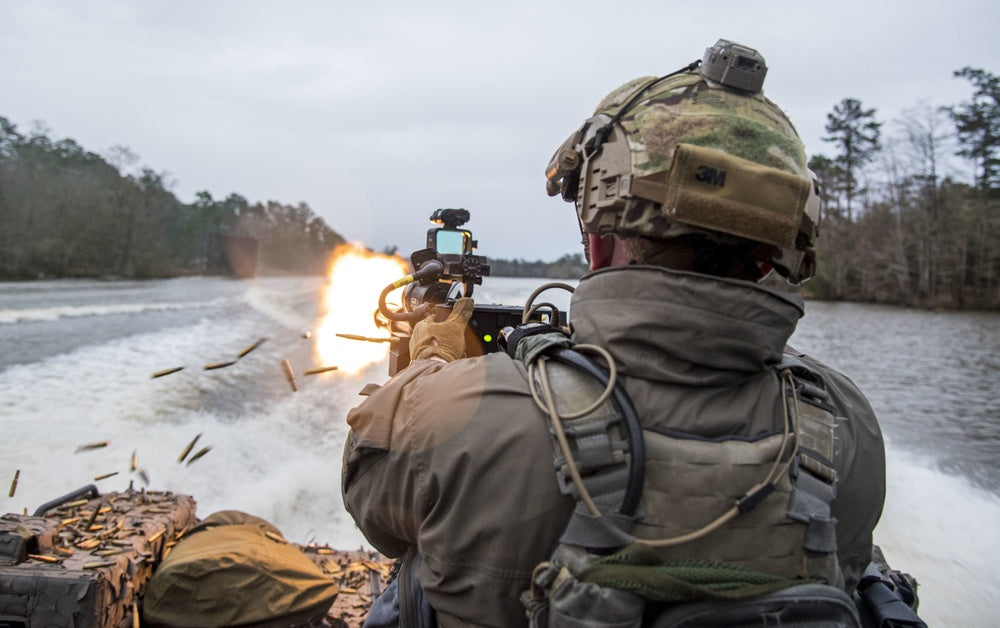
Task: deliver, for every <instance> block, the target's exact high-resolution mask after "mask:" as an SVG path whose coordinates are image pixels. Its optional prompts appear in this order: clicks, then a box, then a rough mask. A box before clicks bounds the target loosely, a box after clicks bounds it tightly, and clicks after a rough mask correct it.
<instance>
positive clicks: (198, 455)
mask: <svg viewBox="0 0 1000 628" xmlns="http://www.w3.org/2000/svg"><path fill="white" fill-rule="evenodd" d="M210 451H212V446H211V445H208V446H206V447H202V448H201V449H199V450H198V452H197V453H196V454H195V455H193V456H191V459H190V460H188V464H189V465H190V464H191V463H192V462H194V461H195V460H197V459H198V458H201V457H202V456H204V455H205V454H207V453H208V452H210Z"/></svg>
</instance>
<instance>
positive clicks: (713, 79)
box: [546, 39, 820, 284]
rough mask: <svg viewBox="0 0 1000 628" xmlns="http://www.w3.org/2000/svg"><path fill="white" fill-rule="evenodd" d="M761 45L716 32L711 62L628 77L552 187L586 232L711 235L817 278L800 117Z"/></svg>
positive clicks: (793, 278) (561, 154)
mask: <svg viewBox="0 0 1000 628" xmlns="http://www.w3.org/2000/svg"><path fill="white" fill-rule="evenodd" d="M766 74H767V66H766V64H765V62H764V59H763V57H761V55H760V54H759V53H758V52H757V51H756V50H754V49H752V48H749V47H746V46H743V45H740V44H736V43H733V42H730V41H728V40H724V39H720V40H719V41H718V42H717V43H716V44H715V45H714V46H712V47H711V48H708V49H707V50H706V51H705V55H704V58H703V59H701V60H700V61H695V62H693V63H691V64H688V65H687V66H685V67H683V68H681V69H680V70H677V71H676V72H672V73H671V74H668V75H666V76H663V77H660V78H649V77H646V78H641V79H636V80H633V81H630V82H629V83H626V84H625V85H623V86H622V87H620V88H618V89H617V90H615V91H613V92H612V93H611V94H609V95H608V96H606V97H605V98H604V100H603V101H602V102H601V103H600V104H599V105H598V107H597V109H596V111H595V113H594V115H593V116H592V117H591V118H590V119H588V120H587V121H586V122H584V124H583V125H582V126H581V127H580V128H579V129H577V131H576V132H574V133H573V134H572V135H571V136H570V137H569V138H567V140H566V141H565V142H564V143H563V144H562V146H560V147H559V149H558V150H557V151H556V153H555V155H553V157H552V159H551V160H550V162H549V165H548V168H547V169H546V178H547V182H546V189H547V191H548V193H549V194H550V195H552V196H554V195H556V194H561V195H562V197H563V199H564V200H566V201H572V202H574V203H575V204H576V209H577V216H578V218H579V220H580V225H581V231H582V232H583V233H584V235H585V238H584V239H586V234H595V235H608V234H612V233H613V234H617V235H619V236H623V237H628V236H645V237H648V238H653V239H658V240H663V239H670V238H674V237H677V236H680V235H684V234H690V233H699V234H706V235H708V236H710V237H712V238H716V239H720V240H721V241H723V242H727V241H728V242H732V243H734V244H740V243H742V244H747V243H755V244H760V245H764V246H759V247H746V248H747V250H753V251H758V252H759V251H766V252H767V254H766V255H765V256H764V257H765V259H758V260H755V262H756V263H757V264H758V266H760V267H761V268H762V269H764V270H766V269H768V268H770V267H773V268H775V269H776V270H777V271H778V272H779V273H780V274H781V275H782V276H784V277H785V278H786V279H787V280H788V281H789V282H790V283H793V284H797V283H800V282H801V281H805V280H807V279H809V278H810V277H812V276H813V274H815V250H814V247H815V242H816V238H817V237H818V224H819V218H820V201H819V195H818V191H817V189H816V185H815V182H814V177H813V175H812V173H811V172H809V170H808V169H807V167H806V156H805V149H804V147H803V145H802V141H801V140H800V139H799V136H798V133H797V132H796V131H795V128H794V127H793V126H792V123H791V122H790V121H789V120H788V118H787V117H786V116H785V114H784V112H782V111H781V109H779V108H778V107H777V106H776V105H775V104H774V103H772V102H771V101H770V100H768V99H767V98H765V96H764V94H763V91H762V88H763V83H764V77H765V76H766Z"/></svg>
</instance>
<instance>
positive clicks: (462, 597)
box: [343, 266, 885, 626]
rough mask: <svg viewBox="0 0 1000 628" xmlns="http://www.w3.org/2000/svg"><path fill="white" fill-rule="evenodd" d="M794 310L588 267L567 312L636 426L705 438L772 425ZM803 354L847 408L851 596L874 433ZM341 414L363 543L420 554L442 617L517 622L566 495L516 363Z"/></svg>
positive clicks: (847, 391)
mask: <svg viewBox="0 0 1000 628" xmlns="http://www.w3.org/2000/svg"><path fill="white" fill-rule="evenodd" d="M802 312H803V310H802V301H801V299H800V298H799V297H798V296H797V295H793V294H788V293H783V292H776V291H773V290H770V289H768V288H765V287H762V286H759V285H757V284H752V283H747V282H743V281H735V280H727V279H716V278H712V277H706V276H704V275H697V274H693V273H683V272H676V271H670V270H666V269H663V268H654V267H648V266H630V267H626V268H615V269H607V270H602V271H598V272H595V273H592V274H590V275H588V276H587V277H585V278H584V279H583V280H581V282H580V285H579V287H578V288H577V290H576V292H575V293H574V295H573V299H572V305H571V318H572V327H573V337H574V339H575V340H576V341H577V342H579V343H591V344H598V345H600V346H603V347H605V348H606V349H607V350H608V351H610V353H611V354H612V355H613V356H614V359H615V361H616V363H617V364H618V369H619V374H620V376H621V377H623V379H624V382H625V387H626V389H627V391H628V393H629V395H630V397H631V398H632V401H633V403H634V405H635V407H636V409H637V410H638V413H639V416H640V417H641V419H642V421H643V423H644V425H646V426H647V427H648V426H653V425H660V426H667V427H669V428H671V429H675V430H682V431H686V432H690V433H693V434H697V435H700V436H704V437H707V438H716V437H721V436H734V435H740V436H753V435H755V434H759V433H761V432H765V431H774V430H776V429H780V428H781V425H780V421H781V418H780V417H781V402H780V385H779V383H778V379H777V378H776V377H775V376H774V371H773V369H772V367H773V366H774V365H776V364H777V363H778V362H779V361H780V360H781V358H782V353H783V351H785V350H786V349H785V346H786V342H787V340H788V338H789V336H791V334H792V332H793V331H794V329H795V324H796V322H797V321H798V319H799V318H800V317H801V316H802ZM805 359H806V361H807V362H809V363H810V364H811V365H812V366H813V368H814V369H816V370H817V371H818V372H819V373H821V374H822V376H823V377H824V378H825V381H826V384H827V388H828V390H829V391H830V393H831V396H832V398H833V401H834V402H835V404H836V406H837V408H838V409H839V411H840V415H842V419H841V420H839V421H838V424H837V428H838V429H837V433H836V439H837V441H836V442H837V449H836V459H835V461H834V463H835V466H836V468H837V470H838V473H839V477H840V481H839V484H838V493H837V495H838V497H837V499H836V500H835V502H834V504H833V515H834V516H835V517H836V518H837V519H838V525H837V542H838V548H839V550H838V557H839V559H840V562H841V567H842V569H843V571H844V576H845V580H846V583H847V587H848V590H853V587H854V585H855V584H856V582H857V578H858V576H859V575H860V571H861V570H862V569H863V568H864V566H865V565H866V564H867V562H868V560H869V559H870V555H871V543H872V530H873V528H874V527H875V524H876V523H877V521H878V518H879V516H880V514H881V509H882V503H883V499H884V494H885V493H884V491H885V458H884V449H883V444H882V438H881V433H880V431H879V428H878V424H877V421H876V419H875V416H874V414H873V412H872V410H871V407H870V406H869V404H868V402H867V401H866V400H865V398H864V396H863V395H862V394H861V392H860V391H859V390H858V389H857V388H856V387H855V386H854V384H853V383H852V382H851V381H850V380H848V379H847V378H846V377H844V376H843V375H840V374H838V373H836V372H835V371H832V370H831V369H829V368H827V367H825V366H823V365H821V364H819V363H816V362H815V361H813V360H811V359H809V358H805ZM347 420H348V423H349V424H350V426H351V433H350V436H349V438H348V442H347V445H346V449H345V453H344V470H343V496H344V503H345V505H346V507H347V509H348V511H349V512H350V513H351V515H352V516H353V517H354V519H355V521H356V522H357V524H358V526H359V528H360V529H361V531H362V532H363V533H364V535H365V537H366V538H367V539H368V540H369V541H370V542H371V543H372V545H373V546H374V547H375V548H377V549H378V550H379V551H381V552H383V553H384V554H386V555H388V556H398V555H401V554H403V553H404V552H405V551H406V550H407V548H408V547H409V546H410V545H413V544H415V545H416V546H417V548H418V551H419V554H420V556H421V558H422V562H421V564H420V568H419V572H418V578H419V581H420V584H421V585H422V587H423V589H424V591H425V593H426V595H427V598H428V600H429V601H430V603H431V605H432V606H433V607H434V608H435V610H436V611H437V613H438V619H439V622H440V623H441V624H442V625H446V626H447V625H463V624H474V625H488V626H514V625H525V624H526V623H527V620H526V618H525V615H524V611H523V608H522V607H521V604H520V602H519V600H518V598H519V596H520V594H521V592H522V591H524V590H525V589H527V588H528V585H529V580H530V575H531V571H532V569H533V568H534V567H535V565H537V564H538V563H539V562H540V561H543V560H545V559H547V558H548V556H549V553H550V552H551V550H552V549H553V548H554V546H555V544H556V543H557V540H558V537H559V535H560V533H561V532H562V530H563V527H564V526H565V524H566V522H567V521H568V519H569V514H570V512H571V511H572V509H573V506H574V503H573V500H572V499H571V498H570V497H568V496H565V495H563V494H561V493H560V492H559V488H558V486H557V483H556V477H555V473H554V470H553V462H552V456H553V451H552V443H551V440H550V436H549V432H548V420H547V418H546V416H545V415H544V414H543V413H542V412H541V411H540V410H539V409H538V408H537V407H536V405H535V403H534V401H533V400H532V398H531V395H530V392H529V388H528V381H527V372H526V369H525V368H524V366H523V365H522V364H521V363H520V362H517V361H515V360H513V359H511V358H509V357H508V356H506V355H505V354H500V353H494V354H488V355H485V356H482V357H477V358H469V359H463V360H458V361H455V362H451V363H442V362H439V361H430V360H421V361H416V362H414V363H412V364H411V365H410V366H409V367H408V368H406V369H405V370H403V371H402V372H400V373H399V374H397V375H396V377H394V378H393V379H391V380H390V381H389V382H387V383H386V384H385V385H384V386H382V387H381V388H380V389H379V390H378V391H376V392H375V393H373V394H372V395H371V396H370V397H368V398H367V399H366V400H365V401H364V402H363V403H361V405H359V406H358V407H356V408H354V409H353V410H351V412H350V413H349V414H348V417H347Z"/></svg>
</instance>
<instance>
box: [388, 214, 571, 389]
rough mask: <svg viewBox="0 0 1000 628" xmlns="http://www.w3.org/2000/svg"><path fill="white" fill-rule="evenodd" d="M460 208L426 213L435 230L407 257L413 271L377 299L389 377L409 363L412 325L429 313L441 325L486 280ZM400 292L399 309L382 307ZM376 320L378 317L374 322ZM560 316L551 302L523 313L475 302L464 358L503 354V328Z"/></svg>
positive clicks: (559, 320)
mask: <svg viewBox="0 0 1000 628" xmlns="http://www.w3.org/2000/svg"><path fill="white" fill-rule="evenodd" d="M469 217H470V216H469V212H468V211H467V210H465V209H451V208H449V209H438V210H436V211H435V212H434V213H433V214H431V217H430V221H431V222H432V223H434V224H435V225H438V226H435V227H431V228H430V229H428V231H427V248H424V249H420V250H419V251H414V252H413V253H412V254H411V255H410V264H411V266H412V267H413V272H412V273H411V274H409V275H406V276H405V277H402V278H400V279H398V280H396V281H394V282H393V283H391V284H389V285H387V286H386V287H385V288H384V289H383V290H382V294H381V295H380V296H379V302H378V312H377V313H376V319H377V320H378V321H379V324H380V325H382V326H383V327H386V328H388V329H389V331H390V332H391V334H392V339H391V341H390V344H389V375H390V376H392V375H395V374H396V373H397V372H399V371H401V370H402V369H404V368H406V366H407V365H409V363H410V336H411V334H412V330H413V326H414V325H416V324H417V322H419V321H421V320H423V319H425V318H427V317H428V316H430V315H433V316H434V318H435V320H437V321H443V320H445V319H447V318H448V315H449V314H450V313H451V309H452V306H453V305H454V303H455V301H456V300H457V299H459V298H461V297H463V296H466V297H471V296H472V292H473V289H474V287H475V286H478V285H482V283H483V277H486V276H489V274H490V265H489V262H488V260H487V259H486V257H484V256H482V255H476V254H475V253H474V251H475V250H476V248H477V247H478V242H477V241H476V240H474V239H473V238H472V232H471V231H469V230H468V229H463V228H462V225H464V224H465V223H466V222H468V221H469ZM398 288H403V299H402V305H401V306H400V307H399V308H396V309H392V308H390V307H389V306H388V305H387V304H386V297H387V296H388V295H389V293H390V292H392V291H394V290H397V289H398ZM380 317H381V318H380ZM566 321H567V317H566V313H565V312H560V311H559V310H558V309H557V308H556V307H555V306H554V305H552V304H551V303H542V304H539V305H538V306H537V307H533V308H529V309H527V310H525V308H522V307H520V306H512V305H498V304H481V303H476V304H475V308H474V309H473V312H472V317H471V318H470V319H469V326H468V328H467V330H466V338H465V351H466V355H468V356H469V357H472V356H477V355H483V354H486V353H492V352H495V351H503V350H504V344H503V336H504V330H506V329H510V328H516V327H518V326H519V325H522V324H524V323H529V322H546V323H552V324H555V325H559V326H564V325H566Z"/></svg>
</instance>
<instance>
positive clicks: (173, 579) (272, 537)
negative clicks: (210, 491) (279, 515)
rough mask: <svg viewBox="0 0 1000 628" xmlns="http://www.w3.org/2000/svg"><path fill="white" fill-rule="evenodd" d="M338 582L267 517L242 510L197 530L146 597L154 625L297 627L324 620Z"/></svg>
mask: <svg viewBox="0 0 1000 628" xmlns="http://www.w3.org/2000/svg"><path fill="white" fill-rule="evenodd" d="M337 593H338V588H337V585H336V584H334V583H333V582H332V581H331V580H330V579H328V578H327V577H326V576H324V575H323V572H322V571H320V569H319V567H317V566H316V565H315V564H314V563H313V562H312V561H310V560H309V559H308V558H307V557H306V556H305V555H304V554H303V553H302V552H301V551H300V550H299V549H298V548H296V547H295V546H294V545H291V544H289V543H288V542H287V541H285V540H284V538H283V537H282V536H281V532H280V531H278V529H277V528H275V527H274V526H273V525H271V524H270V523H268V522H267V521H265V520H263V519H260V518H258V517H254V516H252V515H248V514H246V513H243V512H239V511H235V510H227V511H221V512H217V513H214V514H212V515H209V516H208V517H206V518H205V519H204V520H203V521H202V522H201V523H200V524H198V525H197V526H195V527H194V528H192V529H191V530H190V531H189V532H188V533H187V534H186V535H184V537H183V538H182V539H181V541H180V542H179V543H178V544H177V545H176V546H175V547H174V548H173V550H172V551H171V552H170V554H169V555H167V557H166V558H165V559H164V560H163V562H162V563H161V564H160V566H159V568H158V569H157V570H156V573H155V574H153V578H152V580H150V583H149V588H148V589H147V591H146V596H145V601H144V603H143V613H142V614H143V619H144V621H145V623H146V625H149V626H274V627H278V626H282V627H287V626H295V625H299V624H307V623H309V622H312V621H315V620H318V619H320V618H322V617H323V616H324V615H325V614H326V612H327V610H329V608H330V606H331V605H332V604H333V601H334V599H335V598H336V597H337Z"/></svg>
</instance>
